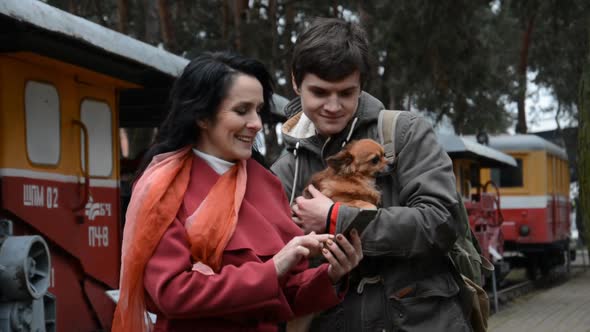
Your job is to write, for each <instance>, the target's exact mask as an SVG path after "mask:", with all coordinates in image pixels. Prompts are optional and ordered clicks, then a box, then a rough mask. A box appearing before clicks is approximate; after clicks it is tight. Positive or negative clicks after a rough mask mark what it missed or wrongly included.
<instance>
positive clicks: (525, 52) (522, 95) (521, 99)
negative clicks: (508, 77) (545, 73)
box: [515, 14, 535, 134]
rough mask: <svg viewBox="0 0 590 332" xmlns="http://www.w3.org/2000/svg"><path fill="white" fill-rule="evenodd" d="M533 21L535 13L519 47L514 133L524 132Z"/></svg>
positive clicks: (530, 18)
mask: <svg viewBox="0 0 590 332" xmlns="http://www.w3.org/2000/svg"><path fill="white" fill-rule="evenodd" d="M534 22H535V14H533V15H531V16H530V17H529V20H528V22H527V28H526V30H525V31H524V34H523V36H522V48H521V49H520V62H519V64H518V97H517V98H518V99H517V104H518V122H517V123H516V129H515V131H516V133H517V134H526V132H527V125H526V104H525V101H526V87H527V76H526V74H527V68H528V57H529V47H530V45H531V35H532V33H533V25H534Z"/></svg>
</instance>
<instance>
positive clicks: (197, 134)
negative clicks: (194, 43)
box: [113, 53, 362, 331]
mask: <svg viewBox="0 0 590 332" xmlns="http://www.w3.org/2000/svg"><path fill="white" fill-rule="evenodd" d="M271 95H272V79H271V76H270V75H269V73H268V72H267V71H266V70H265V68H264V67H263V65H262V64H261V63H259V62H258V61H255V60H251V59H247V58H244V57H241V56H236V55H229V54H225V53H214V54H205V55H202V56H200V57H198V58H196V59H194V60H193V61H191V62H190V63H189V64H188V66H187V67H186V68H185V70H184V72H183V73H182V75H181V76H180V77H179V78H178V79H177V81H176V83H175V85H174V87H173V89H172V92H171V101H172V105H171V110H170V112H169V114H168V116H167V118H166V120H165V121H164V122H163V124H162V126H161V128H160V131H159V133H158V137H157V138H156V142H155V144H154V145H153V147H152V148H151V149H150V150H149V151H148V152H147V154H146V160H151V162H150V163H149V165H148V166H147V167H146V166H144V167H142V168H141V169H140V174H142V175H141V177H140V178H139V179H138V180H137V182H136V183H135V186H134V189H133V193H132V196H131V202H130V204H129V208H128V212H127V216H126V226H125V231H124V235H123V248H122V251H123V263H122V268H121V298H120V299H119V303H118V306H117V310H116V312H115V319H114V322H113V331H148V330H151V326H150V323H149V319H147V318H146V309H147V310H149V311H151V312H154V313H156V314H157V321H156V325H155V330H156V331H195V330H203V331H228V330H240V331H276V330H277V329H278V322H284V321H287V320H290V319H292V318H294V317H296V316H301V315H305V314H308V313H311V312H315V311H320V310H323V309H326V308H328V307H331V306H333V305H335V304H337V303H338V302H339V301H340V300H341V299H342V297H343V295H344V294H342V291H340V287H338V286H337V285H338V283H339V282H340V280H341V278H342V277H343V276H345V275H346V274H347V273H348V272H350V271H351V269H352V268H354V267H355V266H356V265H357V264H358V262H359V261H360V259H362V250H361V244H360V239H359V237H358V235H357V234H354V235H353V236H352V240H351V242H352V243H350V242H349V241H348V240H346V238H344V237H343V236H342V235H338V236H336V237H334V236H332V235H329V234H313V233H312V234H309V235H306V236H303V235H302V234H303V233H302V231H301V230H300V229H299V228H298V227H297V226H296V225H295V224H294V223H293V222H292V220H291V216H290V208H289V205H288V202H287V200H286V197H285V195H284V191H283V189H282V187H281V184H280V182H279V181H278V179H276V178H275V177H274V176H273V175H272V174H271V173H270V172H269V171H268V170H267V169H266V168H264V167H263V166H261V165H260V164H259V163H258V162H257V161H255V160H254V159H253V158H251V156H252V155H253V144H254V140H255V136H256V134H257V133H258V131H259V130H260V129H261V127H262V124H261V120H260V115H261V113H264V112H268V111H269V109H270V103H271ZM152 157H153V160H152ZM319 253H321V255H323V256H324V257H325V259H326V261H327V263H325V264H322V265H320V266H319V267H317V268H313V269H307V267H308V266H307V258H308V257H311V256H314V255H319Z"/></svg>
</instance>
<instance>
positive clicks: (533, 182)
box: [481, 135, 571, 278]
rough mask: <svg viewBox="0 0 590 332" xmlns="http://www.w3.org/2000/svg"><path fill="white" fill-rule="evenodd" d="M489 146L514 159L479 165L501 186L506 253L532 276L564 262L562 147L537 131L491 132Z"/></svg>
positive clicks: (566, 207)
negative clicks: (510, 163)
mask: <svg viewBox="0 0 590 332" xmlns="http://www.w3.org/2000/svg"><path fill="white" fill-rule="evenodd" d="M490 147H493V148H495V149H499V150H501V151H503V152H505V153H507V154H509V155H511V156H512V157H514V158H515V159H516V162H517V164H518V167H515V168H511V169H496V168H490V169H484V170H482V172H481V176H482V179H483V180H484V181H487V180H492V181H494V183H497V184H498V186H499V187H500V189H499V190H500V193H501V194H502V197H501V200H500V202H501V207H502V214H503V215H504V219H505V221H504V223H503V224H502V232H503V234H504V240H505V248H506V250H507V251H508V253H507V254H506V259H507V260H509V261H511V262H512V263H511V264H512V265H514V266H523V267H526V268H527V272H528V274H529V276H530V277H531V278H535V277H536V276H537V275H538V272H541V273H542V274H547V273H548V272H549V270H550V269H551V268H552V267H554V266H557V265H561V264H564V263H569V261H570V254H569V237H570V223H571V221H570V208H571V206H570V199H569V184H570V181H569V167H568V159H567V155H566V152H565V149H564V148H561V147H559V146H557V145H555V144H553V143H551V142H549V141H546V140H544V139H543V138H541V137H538V136H536V135H503V136H495V137H490Z"/></svg>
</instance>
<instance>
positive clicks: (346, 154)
mask: <svg viewBox="0 0 590 332" xmlns="http://www.w3.org/2000/svg"><path fill="white" fill-rule="evenodd" d="M326 162H327V163H328V167H327V168H326V169H324V170H323V171H321V172H319V173H316V174H315V175H314V176H312V178H311V181H310V184H313V186H314V187H316V188H317V189H318V190H319V191H320V192H321V193H322V194H324V195H326V196H327V197H329V198H331V199H332V200H333V201H334V202H341V203H342V204H345V205H349V206H354V207H358V208H363V209H375V208H376V207H377V205H378V204H379V203H380V202H381V193H380V192H379V190H377V188H376V185H375V180H376V178H377V176H379V175H383V174H387V173H390V172H392V171H393V165H390V164H389V163H388V162H387V159H386V158H385V151H384V150H383V147H382V146H381V144H379V143H377V142H375V141H374V140H372V139H368V138H365V139H361V140H358V141H351V142H350V143H348V144H347V145H346V146H345V147H344V148H343V149H342V150H341V151H340V152H338V153H337V154H335V155H333V156H331V157H330V158H328V159H326ZM303 197H305V198H312V196H311V194H310V193H309V191H308V190H307V187H306V189H305V190H304V191H303ZM315 315H316V314H309V315H306V316H303V317H299V318H296V319H294V320H292V321H290V322H288V324H287V332H307V331H309V328H310V326H311V321H312V320H313V318H314V317H315Z"/></svg>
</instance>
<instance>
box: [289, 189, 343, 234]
mask: <svg viewBox="0 0 590 332" xmlns="http://www.w3.org/2000/svg"><path fill="white" fill-rule="evenodd" d="M307 190H308V191H309V193H310V194H311V196H312V198H309V199H308V198H305V197H303V196H299V197H297V198H296V199H295V204H293V206H292V207H291V208H292V209H293V214H294V215H295V216H294V218H293V221H294V222H295V223H296V224H297V225H298V226H299V227H301V229H302V230H303V232H304V233H305V234H308V233H311V232H316V233H325V232H326V231H327V230H326V219H327V218H328V211H329V210H330V206H332V204H334V202H333V201H332V200H331V199H329V198H328V197H326V196H325V195H324V194H322V193H321V192H320V191H319V190H317V189H316V188H315V187H314V186H313V185H311V184H310V185H309V187H308V188H307Z"/></svg>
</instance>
